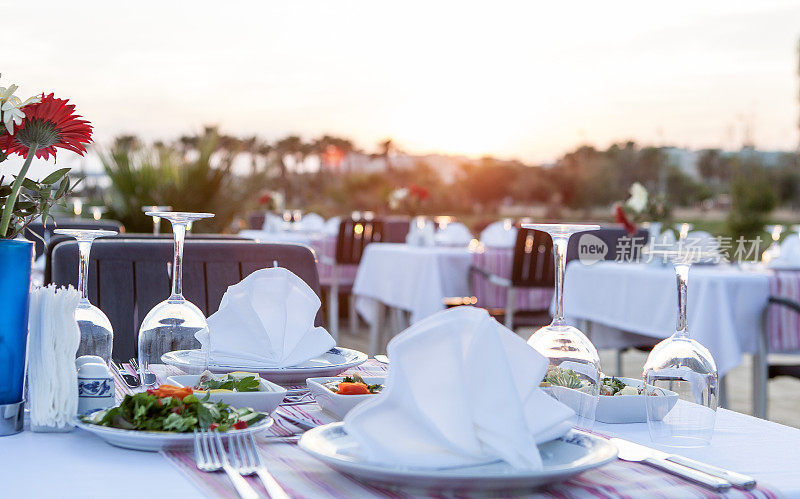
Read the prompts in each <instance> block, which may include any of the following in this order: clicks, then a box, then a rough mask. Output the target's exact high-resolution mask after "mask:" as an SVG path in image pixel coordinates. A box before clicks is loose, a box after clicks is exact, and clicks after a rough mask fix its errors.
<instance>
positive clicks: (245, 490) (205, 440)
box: [194, 430, 258, 499]
mask: <svg viewBox="0 0 800 499" xmlns="http://www.w3.org/2000/svg"><path fill="white" fill-rule="evenodd" d="M229 445H232V444H229ZM194 460H195V462H196V463H197V469H199V470H200V471H205V472H212V471H219V470H224V471H225V473H227V474H228V478H230V479H231V483H233V486H234V487H235V488H236V492H237V493H238V494H239V497H241V498H242V499H258V493H256V491H255V490H253V487H251V486H250V484H249V483H247V481H246V480H245V479H244V478H242V476H241V475H240V474H239V473H237V472H236V470H234V469H233V467H231V464H230V462H229V461H228V456H227V455H226V454H225V446H224V445H222V438H220V436H219V432H217V431H214V432H210V431H208V430H199V431H198V430H194Z"/></svg>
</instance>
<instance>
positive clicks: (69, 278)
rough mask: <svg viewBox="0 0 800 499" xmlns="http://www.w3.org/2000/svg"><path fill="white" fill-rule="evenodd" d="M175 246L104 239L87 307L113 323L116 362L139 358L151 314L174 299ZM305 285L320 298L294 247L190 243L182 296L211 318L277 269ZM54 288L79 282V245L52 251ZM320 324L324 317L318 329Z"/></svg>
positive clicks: (306, 256)
mask: <svg viewBox="0 0 800 499" xmlns="http://www.w3.org/2000/svg"><path fill="white" fill-rule="evenodd" d="M172 257H173V243H172V241H169V240H166V239H155V238H151V239H113V238H109V239H98V240H96V241H95V242H94V244H93V246H92V253H91V258H90V260H89V266H90V270H89V300H90V301H91V302H92V304H94V305H95V306H97V307H99V308H100V309H101V310H102V311H103V312H105V314H106V315H107V316H108V318H109V320H110V321H111V325H112V327H113V329H114V358H116V359H120V360H122V359H129V358H131V357H134V356H135V355H136V342H137V338H138V333H139V326H140V325H141V322H142V320H143V319H144V317H145V315H147V313H148V312H149V311H150V309H152V308H153V307H154V306H155V305H156V304H158V303H160V302H161V301H163V300H165V299H166V298H167V297H168V296H169V293H170V277H169V273H168V264H171V263H172ZM276 262H277V264H278V265H279V266H281V267H284V268H287V269H289V270H291V271H292V272H294V273H295V274H297V275H298V276H299V277H300V278H301V279H303V280H304V281H305V282H306V283H307V284H308V285H309V286H310V287H311V289H313V290H314V292H316V293H317V294H319V277H318V275H317V267H316V263H315V261H314V254H313V252H312V251H311V250H310V249H309V248H308V247H306V246H302V245H295V244H263V243H257V242H253V241H247V240H240V241H234V240H218V241H208V240H195V239H188V240H187V241H186V244H185V247H184V259H183V294H184V296H185V297H186V299H187V300H189V301H191V302H192V303H194V304H195V305H197V306H198V307H199V308H200V310H202V311H203V313H204V314H205V315H206V316H208V315H210V314H212V313H214V312H215V311H216V310H217V308H218V307H219V303H220V301H221V300H222V295H223V294H224V293H225V291H226V290H227V289H228V286H230V285H232V284H236V283H238V282H239V281H241V280H242V279H243V278H244V277H246V276H248V275H249V274H251V273H252V272H254V271H256V270H258V269H262V268H267V267H272V266H273V265H274V264H275V263H276ZM52 282H53V283H55V284H57V285H67V284H72V285H73V286H77V282H78V245H77V242H76V241H64V242H61V243H59V244H58V245H56V246H55V247H53V249H52ZM321 323H322V315H321V311H320V312H318V313H317V318H316V324H317V325H320V324H321Z"/></svg>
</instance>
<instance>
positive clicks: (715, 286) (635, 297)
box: [564, 261, 769, 374]
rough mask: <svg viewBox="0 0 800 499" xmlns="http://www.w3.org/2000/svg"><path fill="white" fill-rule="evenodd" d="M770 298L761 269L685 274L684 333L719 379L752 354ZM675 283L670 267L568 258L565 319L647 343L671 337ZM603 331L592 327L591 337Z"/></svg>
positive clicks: (719, 268) (714, 268)
mask: <svg viewBox="0 0 800 499" xmlns="http://www.w3.org/2000/svg"><path fill="white" fill-rule="evenodd" d="M768 295H769V277H768V274H767V273H766V272H750V271H748V272H745V271H742V270H739V269H738V268H737V267H734V266H729V265H720V266H704V265H695V266H693V267H692V268H691V270H690V271H689V289H688V298H689V304H688V317H687V321H688V328H689V334H690V336H691V337H692V338H694V339H696V340H697V341H699V342H700V343H701V344H703V345H704V346H705V347H706V348H708V349H709V350H710V351H711V354H712V355H713V356H714V359H715V361H716V363H717V369H718V370H719V372H720V373H722V374H724V373H726V372H727V371H729V370H730V369H732V368H733V367H736V366H737V365H739V364H740V363H741V357H742V354H743V353H753V352H755V351H756V347H757V343H756V341H757V338H758V335H759V334H760V333H761V330H762V323H761V320H762V312H763V310H764V307H765V305H766V303H767V297H768ZM677 306H678V297H677V284H676V277H675V271H674V269H673V267H672V266H656V265H646V264H634V263H616V262H599V263H596V264H594V265H584V264H582V263H580V262H578V261H573V262H571V263H570V264H569V265H568V266H567V274H566V278H565V281H564V314H565V316H566V317H567V318H571V319H586V320H589V321H592V322H594V323H598V324H603V325H606V326H611V327H613V328H618V329H621V330H623V331H628V332H632V333H638V334H641V335H645V336H649V337H653V338H666V337H667V336H669V335H671V334H672V333H674V332H675V323H676V320H677ZM601 332H602V330H597V329H593V330H592V337H593V338H592V339H593V341H596V342H597V343H598V344H599V345H602V344H603V343H604V342H603V339H602V338H597V337H596V335H597V334H600V333H601Z"/></svg>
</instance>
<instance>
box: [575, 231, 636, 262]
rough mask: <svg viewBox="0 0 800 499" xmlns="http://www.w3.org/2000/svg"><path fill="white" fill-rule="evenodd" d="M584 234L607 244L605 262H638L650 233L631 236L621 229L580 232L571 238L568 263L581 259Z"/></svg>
mask: <svg viewBox="0 0 800 499" xmlns="http://www.w3.org/2000/svg"><path fill="white" fill-rule="evenodd" d="M584 234H591V235H592V236H594V237H596V238H598V239H600V240H601V241H603V242H604V243H605V244H606V247H607V248H608V252H607V253H606V254H605V256H604V257H603V260H606V261H615V260H617V261H623V262H634V261H638V259H639V257H640V256H641V253H642V249H643V248H644V247H645V245H646V244H647V240H648V237H649V236H648V232H647V231H646V230H644V229H639V230H637V231H636V233H634V234H630V233H628V231H626V230H625V229H623V228H621V227H602V228H600V229H598V230H590V231H586V232H578V233H575V234H573V236H572V237H570V239H569V243H568V244H567V261H572V260H574V259H576V258H579V256H580V252H581V243H582V242H585V241H584V240H582V239H581V236H583V235H584Z"/></svg>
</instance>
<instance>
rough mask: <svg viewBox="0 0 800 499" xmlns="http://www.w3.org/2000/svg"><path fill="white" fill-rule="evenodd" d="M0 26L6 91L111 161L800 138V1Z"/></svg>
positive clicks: (189, 8)
mask: <svg viewBox="0 0 800 499" xmlns="http://www.w3.org/2000/svg"><path fill="white" fill-rule="evenodd" d="M2 3H4V2H3V1H2V0H0V4H2ZM470 5H472V6H470ZM3 12H4V22H3V28H2V32H3V36H2V39H3V46H4V49H3V57H2V60H0V72H2V79H0V86H7V85H8V84H10V83H18V84H19V85H20V87H21V90H20V92H19V95H20V97H22V98H26V97H28V96H29V95H30V94H33V93H36V92H39V91H42V90H44V91H47V92H50V91H55V92H56V95H57V96H65V97H69V98H70V99H72V100H73V101H74V102H75V103H76V104H77V105H78V108H79V111H80V112H81V114H83V115H84V116H85V117H87V118H88V119H89V120H91V121H92V122H93V124H94V125H95V127H96V138H97V140H98V142H99V143H100V144H101V145H105V144H108V143H109V141H110V140H111V138H113V137H114V136H115V135H117V134H120V133H133V134H138V135H141V136H143V137H146V138H149V139H153V138H161V139H164V138H173V137H176V136H178V135H180V134H182V133H187V132H191V131H195V130H199V129H200V128H201V126H202V125H203V124H218V125H220V126H221V127H222V129H223V130H224V131H225V132H227V133H231V134H240V135H252V134H258V135H260V136H262V137H264V138H266V139H270V140H271V139H275V138H278V137H281V136H284V135H286V134H289V133H297V134H300V135H302V136H304V137H306V138H311V137H314V136H317V135H320V134H323V133H331V134H337V135H343V136H346V137H350V138H352V139H353V140H354V141H355V142H356V144H357V145H358V146H360V147H362V148H364V149H366V150H368V151H372V150H374V149H375V144H376V142H377V141H378V140H380V139H382V138H385V137H393V138H394V139H395V141H396V142H397V143H398V144H399V146H400V147H401V148H402V149H404V150H406V151H409V152H415V153H425V152H444V153H456V154H467V155H483V154H492V155H495V156H498V157H502V158H519V159H522V160H525V161H530V162H540V161H551V160H553V159H554V158H556V157H558V156H559V155H560V154H562V153H563V152H565V151H566V150H568V149H570V148H573V147H575V146H576V145H577V144H579V143H585V142H588V143H592V144H595V145H597V146H600V147H605V146H607V145H608V144H609V143H611V142H613V141H617V140H626V139H634V140H636V141H638V142H643V143H652V144H671V145H678V146H688V147H693V148H699V147H725V148H737V147H739V146H740V145H741V143H742V140H743V136H744V130H745V129H746V128H747V127H749V128H750V130H751V134H752V137H753V140H754V142H755V144H756V146H757V147H759V148H763V149H791V148H794V147H795V146H796V145H797V142H798V132H797V128H796V123H797V120H798V114H800V112H799V111H798V104H797V95H798V78H797V58H798V57H797V45H798V38H800V3H799V2H796V1H794V2H792V1H758V2H754V1H713V2H712V1H708V2H697V1H693V2H684V1H672V2H636V1H631V2H628V1H616V2H597V1H596V0H595V1H587V2H548V3H546V4H544V3H542V2H481V3H479V4H465V3H463V2H431V1H425V2H414V1H404V2H395V3H388V2H374V1H370V2H330V1H319V2H317V1H314V2H311V1H308V2H306V1H292V2H244V1H241V2H202V1H193V2H190V1H187V2H173V1H163V0H162V1H158V2H154V1H138V2H134V3H124V4H120V3H117V2H105V1H103V2H100V1H97V2H80V3H74V2H62V1H53V0H44V1H39V2H36V9H35V10H32V9H31V8H30V5H27V6H26V5H25V4H23V3H19V2H16V3H14V4H11V5H7V6H3ZM8 15H13V16H19V17H15V19H14V21H13V22H11V21H10V19H9V17H8ZM27 17H31V18H30V19H28V18H27Z"/></svg>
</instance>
